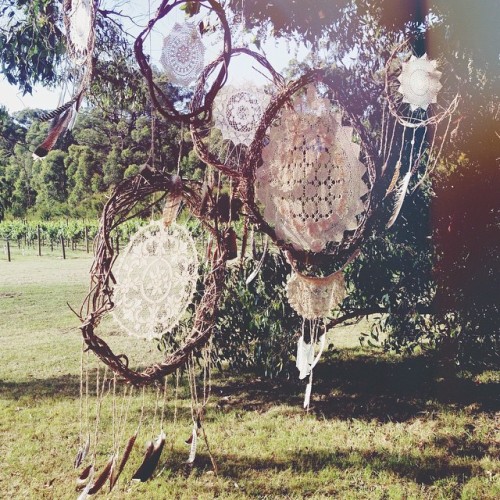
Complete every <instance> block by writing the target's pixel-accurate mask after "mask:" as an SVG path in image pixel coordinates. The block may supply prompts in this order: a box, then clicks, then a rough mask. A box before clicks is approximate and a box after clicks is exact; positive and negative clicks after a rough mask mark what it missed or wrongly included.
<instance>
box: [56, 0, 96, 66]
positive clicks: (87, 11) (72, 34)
mask: <svg viewBox="0 0 500 500" xmlns="http://www.w3.org/2000/svg"><path fill="white" fill-rule="evenodd" d="M95 4H96V2H95V0H64V2H63V18H64V26H65V28H66V39H67V52H68V56H69V58H70V59H71V60H72V61H73V63H74V64H76V65H78V66H83V65H85V64H86V63H87V61H88V59H89V57H91V56H92V52H93V48H94V39H95V36H94V23H95V14H96V5H95Z"/></svg>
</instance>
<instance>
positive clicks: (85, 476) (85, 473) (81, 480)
mask: <svg viewBox="0 0 500 500" xmlns="http://www.w3.org/2000/svg"><path fill="white" fill-rule="evenodd" d="M93 473H94V466H93V465H92V464H91V465H88V466H87V467H85V469H83V470H82V473H81V474H80V475H79V476H78V478H77V480H76V489H77V490H80V489H82V488H85V486H86V485H87V484H88V482H89V481H90V479H91V477H92V475H93Z"/></svg>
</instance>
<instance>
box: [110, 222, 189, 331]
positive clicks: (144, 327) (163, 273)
mask: <svg viewBox="0 0 500 500" xmlns="http://www.w3.org/2000/svg"><path fill="white" fill-rule="evenodd" d="M114 276H115V278H116V286H115V288H114V292H113V301H114V304H115V305H114V308H113V310H112V313H113V316H114V318H115V320H116V321H117V322H118V323H119V324H120V326H121V327H122V328H123V329H124V330H125V331H126V332H127V333H128V334H129V335H132V336H135V337H141V338H147V339H152V338H155V337H160V336H161V335H163V334H164V333H167V332H169V331H171V330H172V329H173V328H174V327H175V326H176V325H177V324H178V322H179V321H180V319H181V318H182V316H183V314H184V313H185V311H186V308H187V307H188V305H189V304H190V303H191V301H192V298H193V293H194V291H195V288H196V281H197V279H198V258H197V253H196V248H195V244H194V241H193V239H192V237H191V235H190V233H189V232H188V230H187V229H185V228H184V227H182V226H179V225H178V224H176V223H173V224H172V225H170V226H169V227H168V228H165V227H164V226H163V223H162V222H161V221H158V222H153V223H151V224H149V225H148V226H145V227H144V228H142V229H140V230H139V231H138V232H137V233H136V234H135V235H134V236H133V238H132V239H131V241H130V242H129V244H128V245H127V247H126V248H125V251H124V252H123V253H122V254H120V256H119V257H118V259H117V266H116V271H115V272H114Z"/></svg>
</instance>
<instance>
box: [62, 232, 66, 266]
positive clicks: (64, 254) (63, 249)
mask: <svg viewBox="0 0 500 500" xmlns="http://www.w3.org/2000/svg"><path fill="white" fill-rule="evenodd" d="M61 246H62V253H63V259H65V260H66V250H65V248H64V236H63V235H61Z"/></svg>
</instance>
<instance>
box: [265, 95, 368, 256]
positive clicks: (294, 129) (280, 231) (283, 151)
mask: <svg viewBox="0 0 500 500" xmlns="http://www.w3.org/2000/svg"><path fill="white" fill-rule="evenodd" d="M352 132H353V129H352V128H351V127H344V126H342V125H341V116H340V114H339V113H337V112H335V111H334V110H333V109H332V105H331V103H330V101H329V100H328V99H322V98H320V97H319V96H318V94H317V91H316V89H315V88H314V86H310V87H309V88H308V91H307V94H306V95H302V96H297V97H296V98H295V99H294V101H293V109H285V110H284V111H283V113H282V116H281V125H280V126H277V127H271V129H270V142H269V145H268V146H266V147H265V148H264V150H263V161H264V163H263V165H262V166H261V167H260V168H259V169H258V170H257V172H256V181H257V182H256V196H257V199H258V200H259V201H260V202H261V203H262V204H263V205H264V218H265V219H266V221H267V222H268V223H269V224H270V225H272V226H273V227H274V229H275V231H276V234H277V236H278V238H280V239H282V240H285V241H289V242H290V243H291V244H292V245H293V246H294V247H295V248H296V249H299V250H311V251H313V252H320V251H322V250H323V249H324V248H325V246H326V244H327V243H328V242H339V241H341V240H342V239H343V237H344V231H346V230H354V229H356V227H357V226H358V222H357V220H356V216H357V215H359V214H361V213H362V212H363V210H364V204H363V202H362V200H361V197H362V196H363V195H364V194H365V193H366V192H367V191H368V189H367V186H366V184H365V183H364V181H363V180H362V176H363V175H364V174H365V172H366V167H365V166H364V165H363V164H362V163H361V162H360V161H359V153H360V146H359V145H358V144H355V143H353V142H352Z"/></svg>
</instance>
